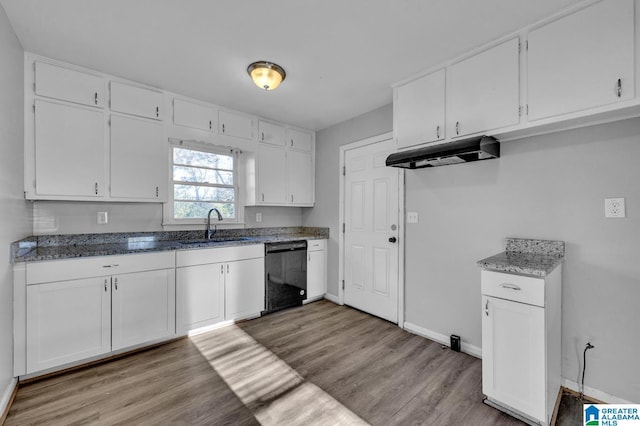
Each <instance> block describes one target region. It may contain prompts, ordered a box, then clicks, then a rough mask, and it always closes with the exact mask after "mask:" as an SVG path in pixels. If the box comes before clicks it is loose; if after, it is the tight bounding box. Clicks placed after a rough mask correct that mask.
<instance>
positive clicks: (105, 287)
mask: <svg viewBox="0 0 640 426" xmlns="http://www.w3.org/2000/svg"><path fill="white" fill-rule="evenodd" d="M104 292H105V293H106V292H107V279H106V278H105V279H104Z"/></svg>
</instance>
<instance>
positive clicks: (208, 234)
mask: <svg viewBox="0 0 640 426" xmlns="http://www.w3.org/2000/svg"><path fill="white" fill-rule="evenodd" d="M214 211H215V212H216V213H217V214H218V220H219V221H220V220H222V215H221V214H220V210H218V209H216V208H215V207H214V208H212V209H211V210H209V213H208V214H207V230H206V231H204V237H205V238H206V239H208V240H210V239H211V237H213V235H214V234H215V233H216V225H215V224H214V225H213V231H212V230H211V213H212V212H214Z"/></svg>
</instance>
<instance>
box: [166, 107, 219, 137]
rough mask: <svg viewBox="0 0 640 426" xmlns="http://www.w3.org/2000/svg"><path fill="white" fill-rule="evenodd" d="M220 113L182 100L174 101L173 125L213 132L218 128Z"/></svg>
mask: <svg viewBox="0 0 640 426" xmlns="http://www.w3.org/2000/svg"><path fill="white" fill-rule="evenodd" d="M217 119H218V112H217V111H216V110H215V109H213V108H209V107H206V106H203V105H199V104H195V103H193V102H188V101H183V100H181V99H174V100H173V123H174V124H176V125H178V126H186V127H191V128H193V129H200V130H206V131H208V132H212V131H213V130H214V129H216V128H217V127H218V123H217Z"/></svg>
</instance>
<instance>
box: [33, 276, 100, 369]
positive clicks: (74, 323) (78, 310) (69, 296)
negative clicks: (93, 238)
mask: <svg viewBox="0 0 640 426" xmlns="http://www.w3.org/2000/svg"><path fill="white" fill-rule="evenodd" d="M26 309H27V318H26V320H27V330H26V331H27V342H26V343H27V348H26V349H27V351H26V352H27V372H34V371H39V370H45V369H47V368H51V367H55V366H58V365H63V364H67V363H70V362H74V361H79V360H81V359H84V358H90V357H93V356H97V355H102V354H106V353H108V352H110V351H111V284H110V278H108V277H102V278H87V279H80V280H72V281H62V282H56V283H45V284H37V285H31V286H28V287H27V307H26Z"/></svg>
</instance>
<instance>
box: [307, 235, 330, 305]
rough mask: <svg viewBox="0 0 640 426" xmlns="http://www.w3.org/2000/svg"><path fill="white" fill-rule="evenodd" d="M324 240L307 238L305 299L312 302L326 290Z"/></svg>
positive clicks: (322, 295) (325, 243) (321, 296)
mask: <svg viewBox="0 0 640 426" xmlns="http://www.w3.org/2000/svg"><path fill="white" fill-rule="evenodd" d="M326 245H327V241H326V240H309V241H308V243H307V300H305V302H312V301H314V300H318V299H321V298H323V297H324V294H325V293H326V292H327V254H326Z"/></svg>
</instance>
